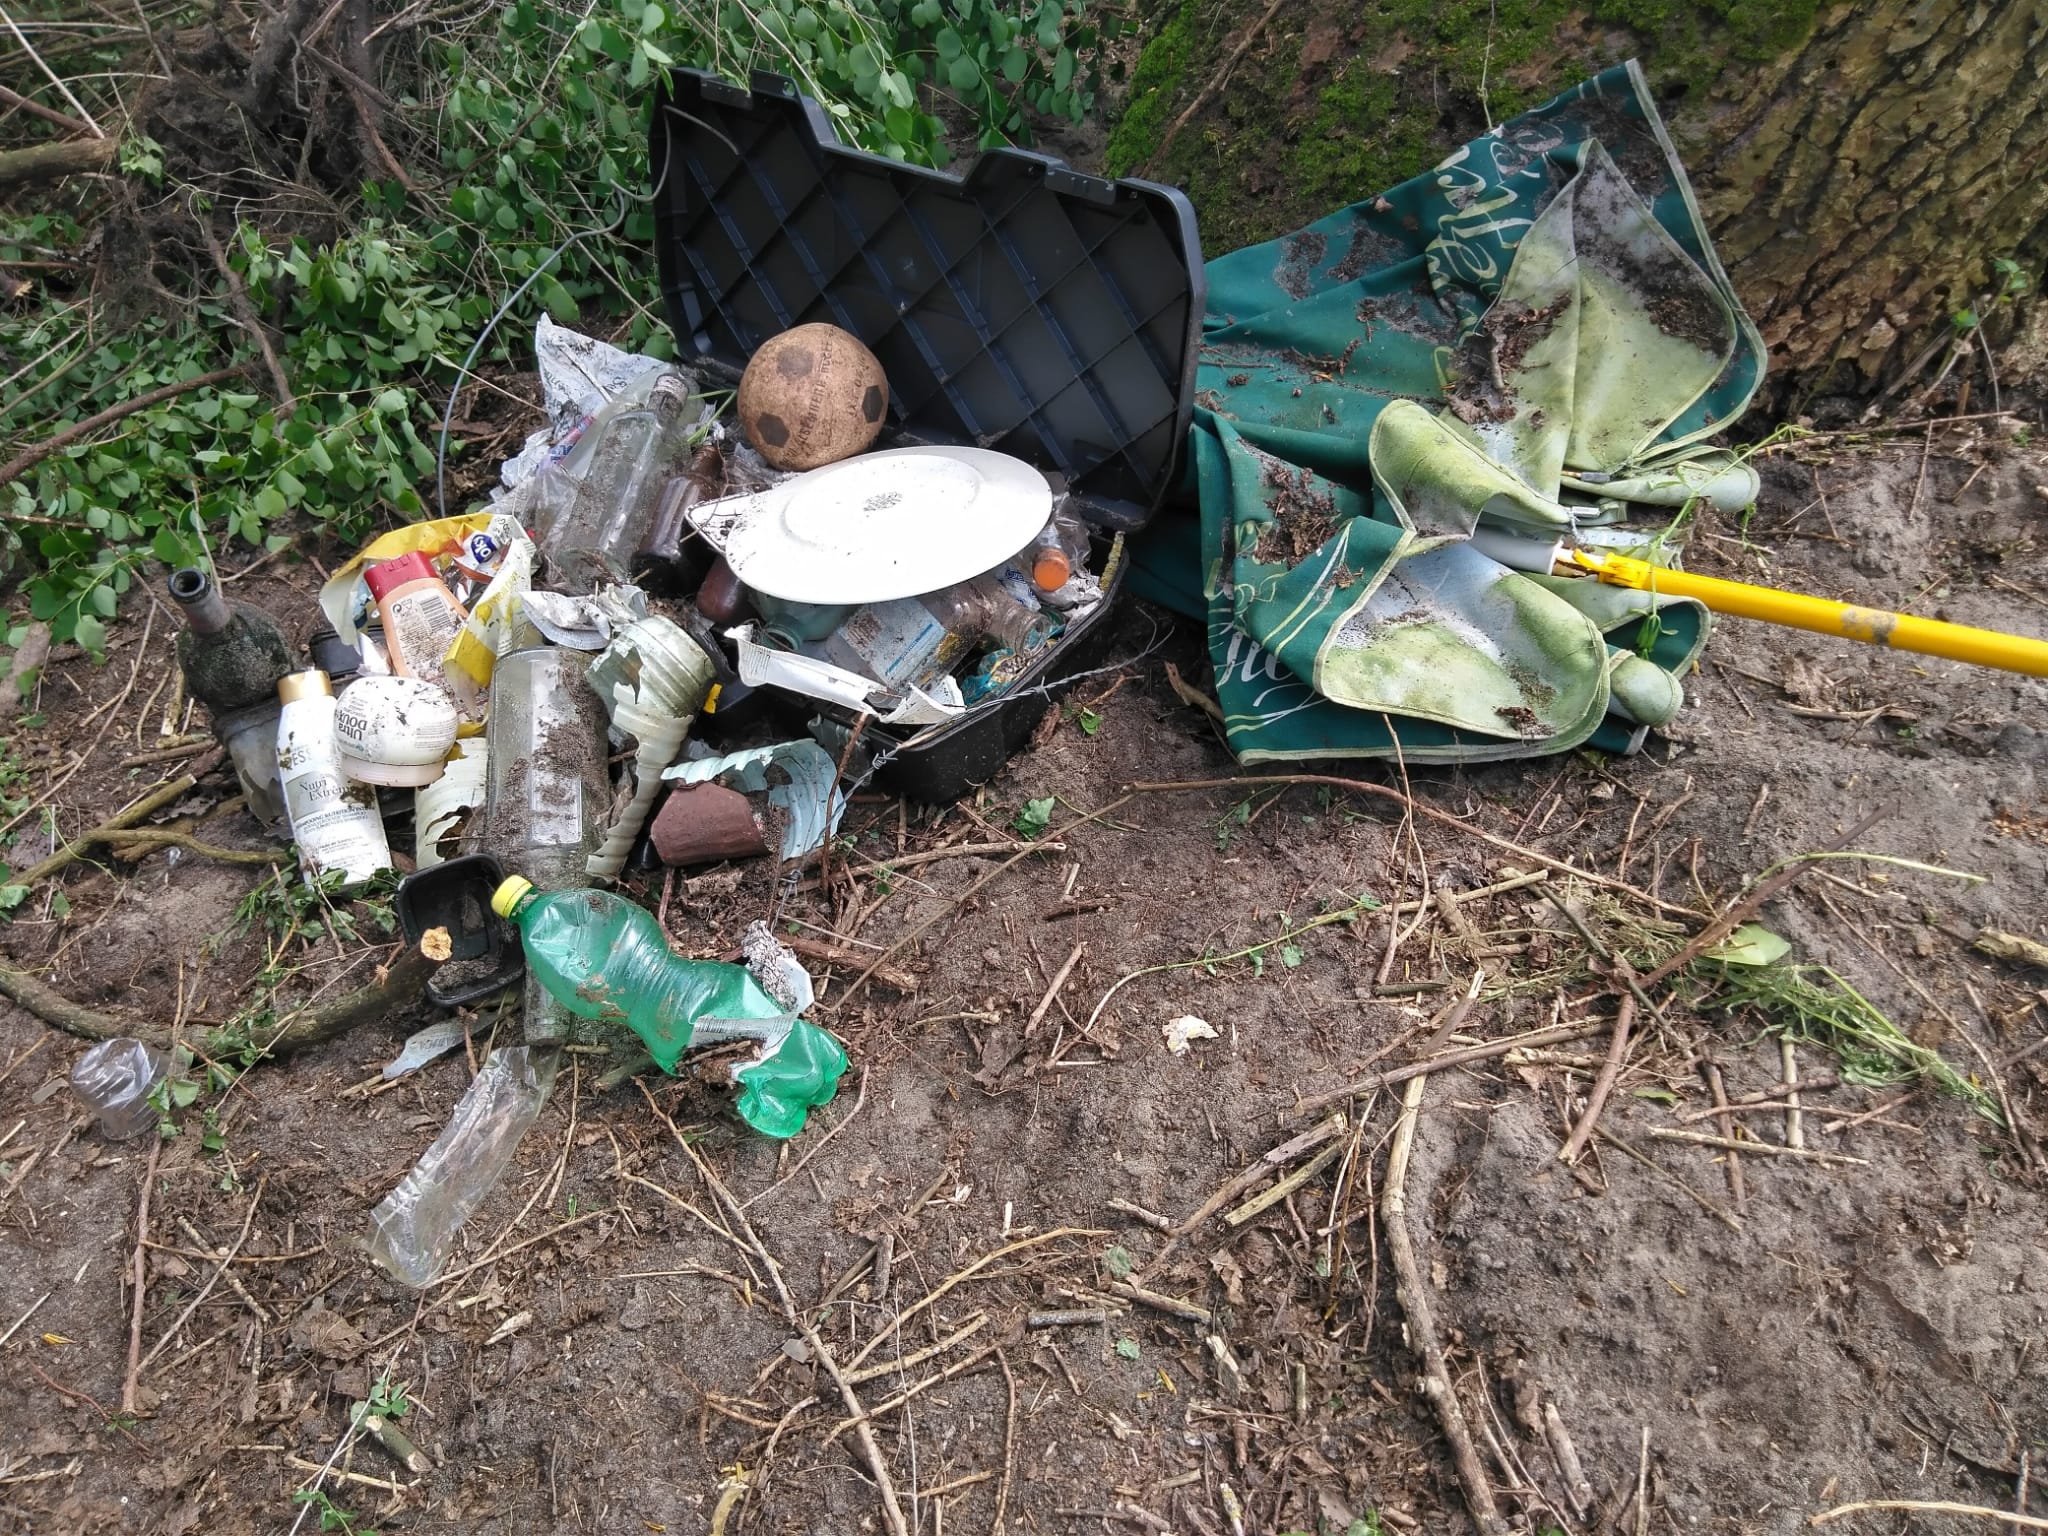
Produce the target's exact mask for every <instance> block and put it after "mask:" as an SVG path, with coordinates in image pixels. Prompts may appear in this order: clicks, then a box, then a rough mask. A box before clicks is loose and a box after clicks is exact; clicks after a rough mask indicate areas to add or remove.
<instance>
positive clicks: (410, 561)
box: [363, 553, 441, 603]
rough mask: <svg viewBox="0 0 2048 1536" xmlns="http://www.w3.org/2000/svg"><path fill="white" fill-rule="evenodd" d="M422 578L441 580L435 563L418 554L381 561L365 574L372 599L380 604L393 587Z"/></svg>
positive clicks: (364, 577)
mask: <svg viewBox="0 0 2048 1536" xmlns="http://www.w3.org/2000/svg"><path fill="white" fill-rule="evenodd" d="M422 576H424V577H425V578H426V579H427V580H429V581H439V580H440V579H441V578H440V577H439V576H437V575H435V574H434V562H433V561H431V560H429V559H428V558H427V557H426V556H425V555H422V554H418V553H414V554H409V555H399V556H397V557H396V558H395V559H391V560H380V561H378V562H377V563H376V564H375V565H373V566H371V567H370V568H369V569H368V570H366V571H364V572H363V580H364V581H366V582H368V583H369V586H370V597H371V599H372V600H373V601H375V602H379V603H381V602H383V601H384V594H385V593H387V592H389V591H390V590H391V589H392V588H393V587H402V586H404V585H405V584H406V583H407V582H408V581H418V580H419V579H420V578H421V577H422Z"/></svg>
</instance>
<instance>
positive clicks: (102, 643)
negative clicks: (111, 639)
mask: <svg viewBox="0 0 2048 1536" xmlns="http://www.w3.org/2000/svg"><path fill="white" fill-rule="evenodd" d="M71 638H72V639H73V640H76V641H77V642H78V644H79V647H80V649H82V650H83V651H85V653H86V654H87V655H89V656H91V657H92V659H93V660H94V661H105V660H106V659H107V626H106V625H104V624H102V623H101V622H100V621H99V620H98V619H97V618H95V617H94V616H93V615H91V614H89V613H81V614H79V615H78V617H77V619H76V621H75V622H74V623H73V624H72V627H71Z"/></svg>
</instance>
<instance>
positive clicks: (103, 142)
mask: <svg viewBox="0 0 2048 1536" xmlns="http://www.w3.org/2000/svg"><path fill="white" fill-rule="evenodd" d="M120 148H121V145H120V141H119V140H118V139H67V140H65V141H64V142H62V143H59V144H35V145H31V146H30V147H29V148H27V149H9V150H0V187H15V186H20V185H21V184H22V183H23V182H30V181H55V180H57V178H58V177H60V176H75V175H78V174H79V173H80V172H82V171H104V170H105V169H106V168H107V167H108V166H109V165H112V164H113V163H114V156H115V154H116V153H117V152H118V151H119V150H120Z"/></svg>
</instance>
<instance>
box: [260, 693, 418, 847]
mask: <svg viewBox="0 0 2048 1536" xmlns="http://www.w3.org/2000/svg"><path fill="white" fill-rule="evenodd" d="M277 697H278V700H279V702H281V703H282V704H283V706H284V709H283V712H282V713H281V714H280V715H279V717H278V722H277V771H278V778H279V779H280V780H281V781H282V783H283V785H284V804H285V813H286V815H288V816H289V817H290V818H291V824H292V838H293V840H294V841H296V842H297V843H298V845H299V864H300V868H301V870H302V871H303V873H304V875H305V878H306V883H307V884H308V885H311V884H314V883H316V882H317V881H318V880H319V879H320V877H321V876H322V875H325V874H327V873H329V872H330V871H332V870H340V871H341V872H342V877H343V882H344V883H345V884H348V885H354V884H355V883H356V882H357V881H359V880H367V879H369V878H370V876H372V875H374V874H376V873H377V872H378V871H379V870H381V869H389V868H390V867H391V845H390V844H389V843H388V842H387V841H386V840H385V837H384V818H383V817H382V816H380V815H379V814H378V812H377V792H376V791H375V790H374V789H372V788H371V787H370V786H369V785H367V784H358V783H355V782H353V781H352V780H351V779H350V778H349V777H348V775H347V774H345V773H343V772H342V768H341V751H340V748H339V747H338V746H337V745H336V743H335V739H334V691H333V688H332V686H331V685H330V684H329V682H328V681H327V674H326V673H325V672H321V671H318V670H313V671H307V672H293V673H291V674H289V675H288V676H286V677H284V678H281V679H280V680H279V681H278V685H277Z"/></svg>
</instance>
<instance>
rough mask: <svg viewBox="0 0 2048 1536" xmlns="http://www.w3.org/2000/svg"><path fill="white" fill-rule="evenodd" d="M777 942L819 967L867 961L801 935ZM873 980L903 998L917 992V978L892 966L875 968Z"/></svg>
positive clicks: (835, 946)
mask: <svg viewBox="0 0 2048 1536" xmlns="http://www.w3.org/2000/svg"><path fill="white" fill-rule="evenodd" d="M777 942H778V943H782V944H787V945H788V946H789V947H790V948H791V949H793V950H795V951H796V952H797V953H798V954H800V955H802V956H803V957H804V958H805V959H806V960H815V961H817V962H818V963H819V964H820V965H846V966H854V965H864V964H865V963H866V962H867V959H868V957H867V956H866V955H859V954H855V953H854V952H853V951H852V950H847V949H841V948H840V947H839V946H838V945H837V944H827V943H826V942H825V941H824V940H823V939H807V938H805V937H803V936H802V935H801V934H781V935H778V936H777ZM875 980H877V981H879V982H880V983H881V984H882V985H883V986H885V987H887V988H889V989H890V990H891V991H893V992H901V993H903V994H904V995H905V996H908V995H909V994H910V993H912V992H915V991H916V990H917V978H916V977H915V976H913V975H911V974H910V972H908V971H903V970H898V969H897V968H896V967H895V966H893V965H881V966H877V967H875Z"/></svg>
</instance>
